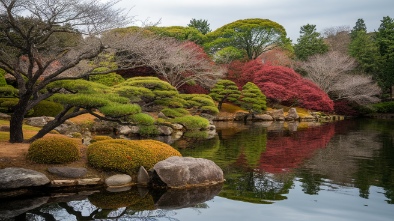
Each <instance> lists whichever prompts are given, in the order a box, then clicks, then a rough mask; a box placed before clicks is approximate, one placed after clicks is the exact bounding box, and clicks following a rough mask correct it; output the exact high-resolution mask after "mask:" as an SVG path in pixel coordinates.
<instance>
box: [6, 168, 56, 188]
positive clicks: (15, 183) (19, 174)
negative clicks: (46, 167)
mask: <svg viewBox="0 0 394 221" xmlns="http://www.w3.org/2000/svg"><path fill="white" fill-rule="evenodd" d="M0 177H1V179H0V189H15V188H19V187H29V186H42V185H45V184H48V183H49V182H50V180H49V179H48V177H46V176H45V175H44V174H43V173H40V172H37V171H34V170H29V169H24V168H16V167H9V168H5V169H1V170H0Z"/></svg>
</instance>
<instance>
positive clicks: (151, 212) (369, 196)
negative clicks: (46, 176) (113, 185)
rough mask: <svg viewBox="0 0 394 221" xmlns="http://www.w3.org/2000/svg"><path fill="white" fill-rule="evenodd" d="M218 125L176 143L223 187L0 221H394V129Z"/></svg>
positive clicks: (81, 196) (374, 123)
mask: <svg viewBox="0 0 394 221" xmlns="http://www.w3.org/2000/svg"><path fill="white" fill-rule="evenodd" d="M216 126H217V135H216V136H214V137H210V139H206V138H205V139H202V138H201V136H204V135H203V134H199V135H193V134H186V136H187V138H184V139H181V140H177V141H175V142H173V143H172V144H171V145H172V146H173V147H175V148H177V149H178V150H179V151H180V152H181V153H182V155H183V156H193V157H203V158H207V159H210V160H213V161H214V162H216V163H217V164H218V165H219V166H220V167H221V168H222V169H223V171H224V174H225V178H226V182H225V183H224V184H223V185H219V186H214V187H211V188H200V189H191V190H178V191H175V190H174V191H168V192H163V191H152V190H147V189H142V188H140V189H138V188H133V189H131V190H129V191H125V192H107V191H105V190H100V191H98V190H91V191H80V192H78V193H72V194H70V193H68V194H65V193H51V195H49V196H47V195H44V196H41V197H38V198H31V199H28V200H25V201H24V204H23V203H22V202H7V203H4V202H3V203H1V204H0V220H95V219H96V220H134V221H139V220H141V221H142V220H149V221H159V220H171V221H178V220H179V221H186V220H187V221H193V220H204V221H209V220H214V221H229V220H247V221H253V220H319V221H324V220H335V221H338V220H346V221H349V220H357V221H362V220H366V221H367V220H368V221H369V220H373V221H384V220H390V221H392V220H394V121H388V120H385V121H380V120H367V119H364V120H346V121H340V122H335V123H327V124H322V125H319V124H315V125H311V124H306V123H300V124H298V125H293V124H289V125H288V124H287V123H272V124H270V123H268V124H267V123H254V124H250V125H244V124H231V123H218V124H217V125H216ZM16 205H20V206H19V208H18V207H15V206H16ZM1 207H3V208H1ZM12 216H16V217H14V218H10V217H12Z"/></svg>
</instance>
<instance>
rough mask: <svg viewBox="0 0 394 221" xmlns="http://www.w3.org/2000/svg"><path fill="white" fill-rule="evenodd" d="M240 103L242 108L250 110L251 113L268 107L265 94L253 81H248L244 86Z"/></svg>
mask: <svg viewBox="0 0 394 221" xmlns="http://www.w3.org/2000/svg"><path fill="white" fill-rule="evenodd" d="M239 103H240V104H241V107H242V108H244V109H246V110H248V111H249V112H250V113H261V112H262V111H263V110H265V109H267V105H266V97H265V95H264V94H263V92H261V90H260V88H259V87H257V86H256V85H255V84H253V83H252V82H248V83H246V84H245V85H244V86H243V87H242V95H241V97H240V101H239Z"/></svg>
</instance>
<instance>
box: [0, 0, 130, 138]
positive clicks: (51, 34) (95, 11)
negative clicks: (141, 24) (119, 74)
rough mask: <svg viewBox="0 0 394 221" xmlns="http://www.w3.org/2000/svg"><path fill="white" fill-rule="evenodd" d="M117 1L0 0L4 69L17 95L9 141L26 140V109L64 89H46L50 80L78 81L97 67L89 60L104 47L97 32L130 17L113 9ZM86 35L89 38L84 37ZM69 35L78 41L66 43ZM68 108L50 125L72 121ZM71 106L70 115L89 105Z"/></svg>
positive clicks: (0, 61)
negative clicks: (24, 122) (24, 132)
mask: <svg viewBox="0 0 394 221" xmlns="http://www.w3.org/2000/svg"><path fill="white" fill-rule="evenodd" d="M116 3H117V0H115V1H108V2H106V3H102V2H101V1H99V0H84V1H79V0H30V1H23V0H0V48H1V50H0V68H2V69H4V70H5V71H6V72H7V73H9V74H11V75H12V76H13V77H14V78H15V79H16V82H17V89H18V95H17V97H18V98H19V99H18V100H19V101H18V104H16V105H15V106H14V107H13V110H14V113H13V114H12V116H11V120H10V142H23V141H24V137H23V132H22V124H23V120H24V116H25V115H26V113H27V111H28V110H30V109H32V108H33V107H34V106H36V105H37V104H38V103H39V102H40V101H42V100H45V99H48V98H49V97H51V96H52V95H54V94H55V93H58V92H59V91H61V88H60V87H57V88H50V89H49V88H48V89H46V88H47V86H48V85H49V84H51V83H54V82H58V81H59V80H64V79H79V78H82V77H85V76H88V75H89V73H91V72H92V71H93V70H94V68H95V67H93V66H91V65H90V64H89V63H88V62H85V61H86V60H89V59H92V58H96V57H97V55H98V54H100V53H101V52H102V51H103V50H104V47H103V44H102V43H101V42H100V39H98V38H96V37H94V36H95V35H97V34H99V33H101V32H103V31H106V30H108V29H110V28H114V27H117V26H121V25H123V24H124V22H125V21H127V19H126V17H123V16H122V14H123V13H122V11H121V10H114V9H113V8H112V6H114V4H116ZM82 33H83V34H86V36H90V37H86V38H82V37H81V34H82ZM78 36H79V37H78ZM70 37H74V39H77V40H76V41H68V39H70ZM44 89H46V90H44ZM77 103H78V102H77ZM69 110H71V109H65V111H63V112H62V113H61V115H59V116H57V117H56V119H55V121H53V122H52V123H53V125H52V126H56V124H61V123H62V122H64V121H65V120H66V119H68V118H67V117H65V116H66V115H67V114H68V113H70V112H68V111H69ZM73 110H74V112H72V115H67V116H68V117H72V116H75V115H78V114H81V113H86V109H79V108H76V109H73ZM52 126H51V127H52ZM47 129H49V128H47Z"/></svg>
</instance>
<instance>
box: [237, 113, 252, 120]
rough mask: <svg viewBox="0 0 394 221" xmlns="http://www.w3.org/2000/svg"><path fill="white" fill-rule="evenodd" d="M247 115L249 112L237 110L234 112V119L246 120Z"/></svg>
mask: <svg viewBox="0 0 394 221" xmlns="http://www.w3.org/2000/svg"><path fill="white" fill-rule="evenodd" d="M248 116H249V113H246V112H237V113H235V117H234V120H235V121H244V120H246V119H247V118H248Z"/></svg>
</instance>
